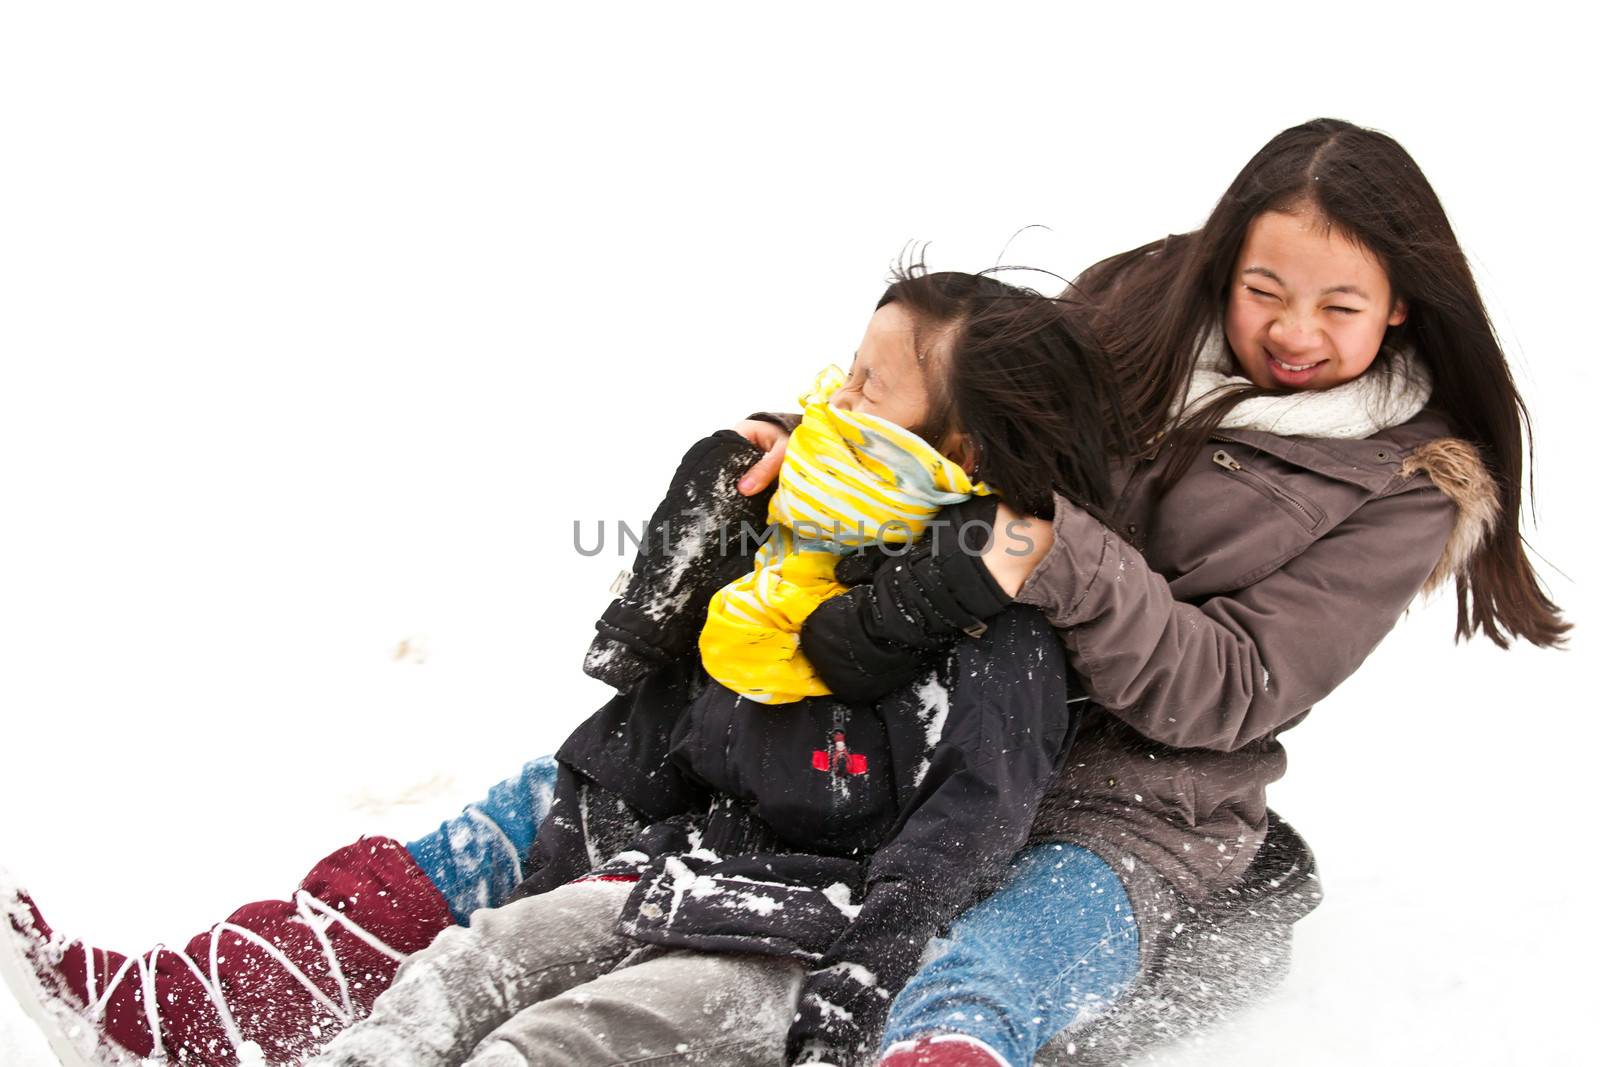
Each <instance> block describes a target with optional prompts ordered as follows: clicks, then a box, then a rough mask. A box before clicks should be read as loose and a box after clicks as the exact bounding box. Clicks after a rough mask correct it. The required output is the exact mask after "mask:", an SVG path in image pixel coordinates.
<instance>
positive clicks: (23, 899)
mask: <svg viewBox="0 0 1600 1067" xmlns="http://www.w3.org/2000/svg"><path fill="white" fill-rule="evenodd" d="M555 777H556V763H555V760H553V759H551V758H549V757H544V758H541V759H536V760H532V761H530V762H529V763H527V764H526V765H525V766H524V767H523V768H522V770H521V771H520V772H518V773H517V774H515V775H513V776H512V777H510V778H507V779H506V780H505V781H503V782H500V783H499V784H497V785H495V786H494V787H493V788H492V789H490V790H489V792H488V795H487V796H485V797H484V798H483V799H482V800H480V801H478V802H477V803H475V804H469V805H468V806H467V807H466V808H464V809H463V810H462V812H461V814H459V815H457V816H456V817H455V818H453V819H450V820H448V821H446V822H444V823H441V824H440V825H439V828H438V829H437V830H435V831H433V832H432V833H429V834H426V835H424V836H423V837H421V838H418V839H417V840H416V841H413V842H411V843H410V844H409V845H406V846H404V847H402V846H401V845H399V844H398V843H397V842H395V841H392V840H390V839H388V838H383V837H371V838H363V839H361V840H360V841H357V842H356V843H354V844H352V845H347V846H345V847H344V848H341V849H339V850H337V851H335V852H333V853H331V854H330V855H328V856H327V857H326V858H325V859H323V860H322V861H320V862H319V863H317V864H316V866H314V867H312V868H311V872H310V873H309V874H307V875H306V877H305V878H304V879H303V880H302V881H301V883H300V888H299V890H298V891H297V892H296V893H295V894H294V896H293V897H292V898H290V899H289V900H273V901H260V902H257V903H254V904H247V905H245V906H244V907H242V908H240V909H239V910H238V911H235V912H234V913H233V914H232V915H230V916H228V918H227V919H226V920H225V921H224V922H221V923H218V924H217V925H215V926H213V927H212V928H211V929H210V930H208V931H206V932H205V933H203V934H201V935H199V936H198V937H196V938H194V939H193V940H191V941H190V942H189V944H188V945H187V946H186V947H185V948H184V949H183V950H182V951H181V952H180V951H174V950H172V949H168V948H165V947H164V946H157V947H156V948H155V949H153V950H151V951H150V952H147V953H145V954H144V955H142V956H135V957H129V956H124V955H123V954H122V953H120V952H113V951H110V950H107V949H101V948H96V947H94V946H93V945H90V944H88V943H87V942H83V941H74V940H69V939H67V938H64V937H62V936H60V935H59V934H57V933H55V932H54V931H53V930H52V929H51V928H50V925H49V923H47V922H46V921H45V919H44V916H43V915H42V914H40V911H39V908H38V906H37V905H36V904H35V903H34V901H33V898H32V897H31V896H29V895H28V894H27V893H26V892H24V891H23V890H22V889H21V888H20V887H18V886H17V885H16V884H15V883H13V882H11V881H10V880H9V879H7V878H5V877H4V876H3V875H0V908H3V909H4V912H5V918H4V920H0V965H3V966H4V970H5V972H6V973H5V977H6V980H7V984H8V985H10V986H11V987H12V989H13V991H14V992H15V993H16V995H17V998H18V1000H20V1001H21V1002H22V1005H23V1007H24V1008H25V1009H26V1010H27V1011H28V1012H29V1013H30V1014H31V1015H32V1016H33V1017H34V1018H35V1019H36V1020H37V1021H38V1022H39V1024H40V1026H41V1028H43V1029H44V1031H45V1034H46V1036H47V1037H48V1038H49V1039H50V1040H51V1043H52V1046H53V1047H54V1048H55V1050H56V1054H57V1056H58V1057H59V1058H60V1059H61V1060H62V1062H63V1063H95V1064H118V1063H125V1062H126V1063H133V1062H136V1060H137V1059H138V1058H142V1057H149V1058H154V1059H160V1058H161V1057H162V1056H163V1055H165V1056H167V1057H170V1058H175V1059H176V1060H177V1062H180V1063H193V1064H206V1065H210V1064H233V1063H236V1062H245V1063H249V1062H252V1060H253V1059H254V1060H255V1061H256V1062H259V1060H260V1059H261V1058H262V1057H264V1058H265V1061H266V1062H268V1063H283V1064H290V1063H297V1062H299V1060H300V1059H301V1058H302V1057H303V1056H305V1055H309V1054H310V1053H312V1052H315V1051H316V1050H317V1049H319V1048H320V1047H321V1046H322V1045H323V1044H324V1043H325V1042H326V1041H327V1040H328V1039H329V1038H331V1037H332V1036H333V1035H334V1034H335V1033H337V1032H338V1031H339V1030H341V1029H343V1028H344V1027H345V1026H346V1025H347V1024H349V1023H350V1022H351V1021H352V1020H354V1019H358V1018H361V1017H363V1016H365V1015H366V1013H367V1010H368V1009H369V1008H370V1007H371V1006H372V1002H373V1001H374V1000H376V999H377V997H378V994H379V993H382V992H383V991H384V990H385V989H387V988H388V987H389V982H390V979H391V978H392V977H393V976H394V972H395V970H396V968H397V967H398V965H399V962H400V960H401V959H403V958H404V957H406V956H408V955H410V954H411V953H412V952H415V951H416V950H417V949H419V948H422V947H424V946H426V945H427V944H428V943H429V942H431V941H432V940H433V938H434V936H435V935H437V934H438V933H439V931H440V930H442V929H444V928H445V927H446V926H449V925H450V924H451V922H452V920H454V921H456V922H460V923H465V922H466V921H467V917H468V916H469V915H471V913H472V912H473V911H475V910H477V909H478V908H480V907H493V906H495V905H498V904H501V903H504V902H505V900H506V899H507V898H508V897H509V895H510V893H511V891H512V890H513V889H514V888H516V886H517V885H518V883H520V882H521V881H522V878H523V866H524V864H525V862H526V860H527V857H528V854H529V852H530V850H531V847H532V844H533V840H534V835H535V833H536V831H537V830H538V827H539V824H540V823H541V822H542V821H543V819H544V816H545V814H546V813H547V812H548V811H549V810H550V800H551V792H552V790H553V788H554V785H555Z"/></svg>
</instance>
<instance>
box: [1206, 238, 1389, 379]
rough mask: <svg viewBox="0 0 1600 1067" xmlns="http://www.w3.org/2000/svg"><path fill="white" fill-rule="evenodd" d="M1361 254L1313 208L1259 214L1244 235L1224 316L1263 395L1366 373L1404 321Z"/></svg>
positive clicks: (1381, 276) (1371, 262) (1381, 275)
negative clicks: (1388, 336)
mask: <svg viewBox="0 0 1600 1067" xmlns="http://www.w3.org/2000/svg"><path fill="white" fill-rule="evenodd" d="M1405 318H1406V306H1405V301H1403V300H1398V301H1397V300H1395V298H1394V294H1393V291H1392V290H1391V289H1390V287H1389V276H1388V274H1387V273H1386V272H1385V271H1384V269H1383V267H1382V266H1381V265H1380V264H1379V263H1378V261H1377V260H1376V259H1375V258H1374V257H1373V255H1372V253H1371V252H1369V251H1367V249H1366V248H1364V247H1362V246H1361V245H1359V244H1356V243H1354V242H1352V241H1350V240H1349V239H1348V238H1346V237H1345V236H1344V235H1343V234H1340V233H1338V232H1337V231H1335V230H1333V229H1332V228H1330V227H1329V226H1328V224H1327V222H1326V221H1325V220H1323V219H1322V217H1321V216H1319V215H1317V214H1316V213H1315V212H1313V211H1311V210H1304V211H1295V212H1278V211H1266V212H1263V213H1262V214H1260V215H1257V216H1256V217H1255V219H1254V220H1252V221H1251V223H1250V229H1249V230H1248V231H1247V232H1246V234H1245V239H1244V245H1243V247H1242V248H1240V250H1239V258H1238V260H1237V262H1235V264H1234V269H1233V278H1232V280H1231V281H1230V283H1229V288H1228V304H1227V312H1226V315H1225V316H1224V322H1225V328H1226V331H1227V336H1228V346H1229V347H1230V348H1231V349H1233V354H1234V356H1235V357H1236V358H1237V359H1238V361H1239V366H1240V369H1241V370H1242V371H1243V372H1244V374H1245V376H1246V377H1248V378H1249V379H1250V380H1251V381H1252V382H1254V383H1255V384H1256V385H1259V386H1261V387H1262V388H1263V389H1296V390H1298V389H1331V388H1332V387H1333V386H1336V385H1340V384H1343V383H1344V382H1348V381H1350V380H1351V379H1353V378H1357V377H1359V376H1360V375H1361V374H1363V373H1365V371H1366V369H1367V368H1368V367H1370V366H1372V361H1373V360H1374V359H1376V358H1377V355H1378V349H1379V348H1381V347H1382V345H1383V335H1384V331H1385V330H1386V329H1387V328H1388V327H1390V326H1398V325H1400V324H1401V323H1402V322H1404V321H1405Z"/></svg>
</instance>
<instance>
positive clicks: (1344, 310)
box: [1328, 307, 1361, 315]
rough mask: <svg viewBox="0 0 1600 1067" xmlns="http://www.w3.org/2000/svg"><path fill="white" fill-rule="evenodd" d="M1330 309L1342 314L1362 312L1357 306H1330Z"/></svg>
mask: <svg viewBox="0 0 1600 1067" xmlns="http://www.w3.org/2000/svg"><path fill="white" fill-rule="evenodd" d="M1328 310H1329V311H1337V312H1339V313H1340V314H1342V315H1359V314H1361V312H1360V311H1358V310H1357V309H1355V308H1344V307H1330V308H1329V309H1328Z"/></svg>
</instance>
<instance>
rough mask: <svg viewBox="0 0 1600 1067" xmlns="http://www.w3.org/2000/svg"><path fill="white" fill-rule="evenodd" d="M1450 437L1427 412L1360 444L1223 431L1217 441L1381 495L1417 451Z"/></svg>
mask: <svg viewBox="0 0 1600 1067" xmlns="http://www.w3.org/2000/svg"><path fill="white" fill-rule="evenodd" d="M1449 432H1450V430H1449V427H1448V426H1447V425H1446V423H1445V421H1444V418H1443V417H1442V416H1440V415H1439V414H1437V413H1436V412H1433V411H1429V410H1426V409H1424V410H1423V411H1421V412H1420V413H1418V414H1417V415H1415V416H1413V417H1412V418H1410V419H1408V420H1407V421H1405V422H1403V423H1401V424H1400V425H1398V426H1391V427H1388V428H1386V429H1382V430H1379V431H1378V432H1377V433H1375V434H1372V435H1371V436H1370V437H1362V438H1356V439H1342V438H1333V437H1281V436H1279V435H1278V434H1273V433H1266V432H1264V431H1261V430H1246V429H1233V430H1220V429H1219V430H1216V431H1215V432H1214V433H1213V434H1212V436H1213V437H1214V438H1216V439H1217V440H1219V441H1231V442H1234V443H1236V444H1240V445H1244V446H1245V447H1246V448H1253V449H1255V450H1256V451H1258V452H1263V453H1265V454H1267V455H1269V456H1273V457H1275V458H1277V459H1281V460H1283V461H1284V462H1285V463H1292V464H1294V465H1295V466H1297V467H1300V468H1303V469H1305V470H1309V471H1315V472H1316V473H1318V474H1321V475H1323V476H1325V477H1328V478H1332V479H1334V480H1335V481H1340V482H1345V483H1347V484H1350V485H1355V486H1360V487H1361V488H1363V489H1366V490H1368V491H1369V492H1373V493H1381V492H1383V491H1384V490H1385V489H1387V488H1388V487H1389V486H1390V485H1391V484H1392V483H1393V482H1394V481H1395V479H1396V477H1397V476H1399V474H1400V467H1401V465H1402V464H1403V463H1404V462H1405V460H1406V458H1407V456H1408V455H1410V453H1411V452H1412V451H1413V450H1414V449H1416V448H1418V447H1420V446H1421V445H1423V444H1424V443H1426V442H1428V441H1432V440H1435V439H1436V438H1440V437H1444V436H1446V435H1447V434H1449Z"/></svg>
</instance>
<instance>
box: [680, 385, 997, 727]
mask: <svg viewBox="0 0 1600 1067" xmlns="http://www.w3.org/2000/svg"><path fill="white" fill-rule="evenodd" d="M844 380H845V376H844V372H843V371H841V370H839V368H837V367H829V368H828V369H827V370H824V371H823V372H822V373H821V374H819V375H818V376H817V380H816V383H815V384H814V385H813V386H812V389H811V392H809V393H807V394H806V395H804V396H802V397H801V398H800V404H801V406H802V410H803V411H804V415H803V417H802V418H801V420H800V425H798V426H796V427H795V430H794V433H793V434H791V435H790V437H789V447H788V450H787V451H786V452H785V453H784V457H783V466H782V468H781V469H780V470H779V472H778V488H777V491H776V492H775V493H774V494H773V496H772V503H771V504H770V505H769V506H768V508H767V523H768V527H769V530H770V531H771V535H770V536H769V537H768V538H767V540H766V541H765V542H764V543H763V544H762V546H761V548H760V550H759V551H757V553H756V557H755V569H754V570H752V571H751V572H750V573H749V574H747V575H745V576H744V577H743V578H740V579H738V580H737V581H734V582H731V583H729V584H728V585H726V586H724V587H723V588H722V589H720V590H718V591H717V593H716V595H715V596H713V597H712V598H711V606H710V609H709V614H708V615H707V618H706V625H705V629H703V630H702V631H701V632H700V659H701V662H702V663H703V664H704V665H705V669H706V673H708V674H709V675H711V677H712V678H715V679H716V680H717V681H719V682H721V683H722V684H723V685H725V686H727V687H728V688H729V689H732V690H733V691H734V692H736V693H740V694H742V695H743V696H745V697H748V698H749V699H751V700H756V701H760V702H762V703H765V704H788V703H792V702H794V701H796V700H799V699H801V698H802V697H808V696H822V695H825V694H826V693H827V692H828V687H827V686H826V685H824V684H823V682H822V679H820V678H818V677H817V674H816V671H814V670H813V669H812V667H811V664H810V662H809V661H807V659H806V657H805V654H804V653H803V652H801V651H800V626H801V624H802V623H804V622H805V621H806V617H807V616H809V615H810V614H811V613H812V612H813V611H815V610H816V608H817V606H818V605H819V604H821V603H822V602H823V601H824V600H827V599H828V598H829V597H834V596H838V595H839V594H840V593H842V592H844V591H845V589H846V588H847V587H846V586H843V585H840V584H839V583H838V582H836V581H834V577H833V569H834V565H835V564H836V563H838V561H839V559H840V557H842V556H844V555H847V554H849V553H851V552H857V551H860V550H861V549H863V548H865V547H867V546H869V545H873V544H909V543H910V542H913V541H915V540H916V539H917V538H918V537H920V536H921V535H922V533H923V531H924V530H925V529H927V526H928V523H929V521H930V520H932V518H933V517H934V516H935V515H936V514H938V512H939V510H940V509H941V508H943V507H945V506H946V505H948V504H956V503H959V502H961V501H963V500H966V499H967V498H968V497H971V496H981V495H987V494H988V493H989V491H990V490H989V488H988V486H986V485H984V484H983V483H982V482H976V483H975V482H973V481H972V480H971V479H970V478H968V477H967V474H966V472H965V471H963V470H962V469H961V468H960V467H959V466H957V465H956V464H954V463H952V462H951V461H950V460H948V459H946V458H945V457H944V456H942V455H940V454H939V452H938V450H937V449H935V448H934V447H933V446H931V445H929V444H928V443H927V442H926V441H924V440H923V439H922V438H920V437H918V436H917V435H916V434H914V433H912V432H911V431H909V430H906V429H902V428H901V427H899V426H896V425H895V424H894V423H892V422H889V421H887V420H885V419H881V418H878V417H877V416H875V415H864V414H859V413H857V412H851V411H841V410H840V409H838V408H835V407H833V406H831V405H830V404H829V403H828V398H829V397H830V396H832V395H833V393H834V391H835V390H836V389H838V388H839V387H840V386H841V385H843V384H844Z"/></svg>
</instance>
